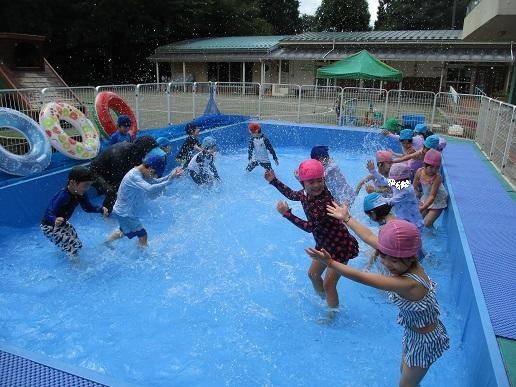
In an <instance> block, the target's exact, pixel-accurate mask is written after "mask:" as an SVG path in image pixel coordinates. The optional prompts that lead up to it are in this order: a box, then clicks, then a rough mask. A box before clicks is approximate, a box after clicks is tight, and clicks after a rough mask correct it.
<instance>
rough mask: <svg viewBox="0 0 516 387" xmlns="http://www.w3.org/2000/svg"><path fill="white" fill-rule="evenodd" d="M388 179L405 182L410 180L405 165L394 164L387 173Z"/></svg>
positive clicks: (408, 170)
mask: <svg viewBox="0 0 516 387" xmlns="http://www.w3.org/2000/svg"><path fill="white" fill-rule="evenodd" d="M389 179H394V180H405V179H410V168H409V166H408V165H407V164H405V163H398V164H394V165H393V166H392V167H391V169H390V171H389Z"/></svg>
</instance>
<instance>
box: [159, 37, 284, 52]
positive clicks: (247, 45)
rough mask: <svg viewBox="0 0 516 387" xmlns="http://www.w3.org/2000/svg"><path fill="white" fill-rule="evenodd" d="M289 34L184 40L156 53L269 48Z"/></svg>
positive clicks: (162, 47) (164, 47)
mask: <svg viewBox="0 0 516 387" xmlns="http://www.w3.org/2000/svg"><path fill="white" fill-rule="evenodd" d="M283 38H288V36H284V35H281V36H229V37H224V38H206V39H195V40H183V41H181V42H176V43H172V44H168V45H166V46H161V47H158V48H157V49H156V53H165V52H185V51H200V50H203V51H204V50H269V49H271V48H273V47H274V46H276V45H277V44H278V43H279V41H280V40H281V39H283Z"/></svg>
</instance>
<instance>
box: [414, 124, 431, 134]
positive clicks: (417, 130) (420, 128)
mask: <svg viewBox="0 0 516 387" xmlns="http://www.w3.org/2000/svg"><path fill="white" fill-rule="evenodd" d="M427 131H428V128H427V127H426V125H425V124H417V125H416V127H415V128H414V132H415V133H423V134H424V133H426V132H427Z"/></svg>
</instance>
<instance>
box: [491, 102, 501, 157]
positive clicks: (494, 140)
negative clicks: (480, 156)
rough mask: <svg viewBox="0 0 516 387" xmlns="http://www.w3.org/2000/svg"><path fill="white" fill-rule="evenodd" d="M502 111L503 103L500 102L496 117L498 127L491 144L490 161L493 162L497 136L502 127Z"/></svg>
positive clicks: (496, 126)
mask: <svg viewBox="0 0 516 387" xmlns="http://www.w3.org/2000/svg"><path fill="white" fill-rule="evenodd" d="M501 110H502V103H501V102H500V103H499V105H498V114H497V116H498V117H496V125H495V130H494V133H493V141H492V142H491V150H490V151H489V160H492V157H493V152H494V147H495V143H496V135H497V134H498V128H499V127H500V111H501Z"/></svg>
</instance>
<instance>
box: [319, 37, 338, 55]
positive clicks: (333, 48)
mask: <svg viewBox="0 0 516 387" xmlns="http://www.w3.org/2000/svg"><path fill="white" fill-rule="evenodd" d="M333 50H335V39H333V47H332V48H331V50H330V51H328V52H327V53H326V54H324V55H323V57H322V58H323V59H326V57H327V56H328V54H329V53H330V52H332V51H333Z"/></svg>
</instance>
